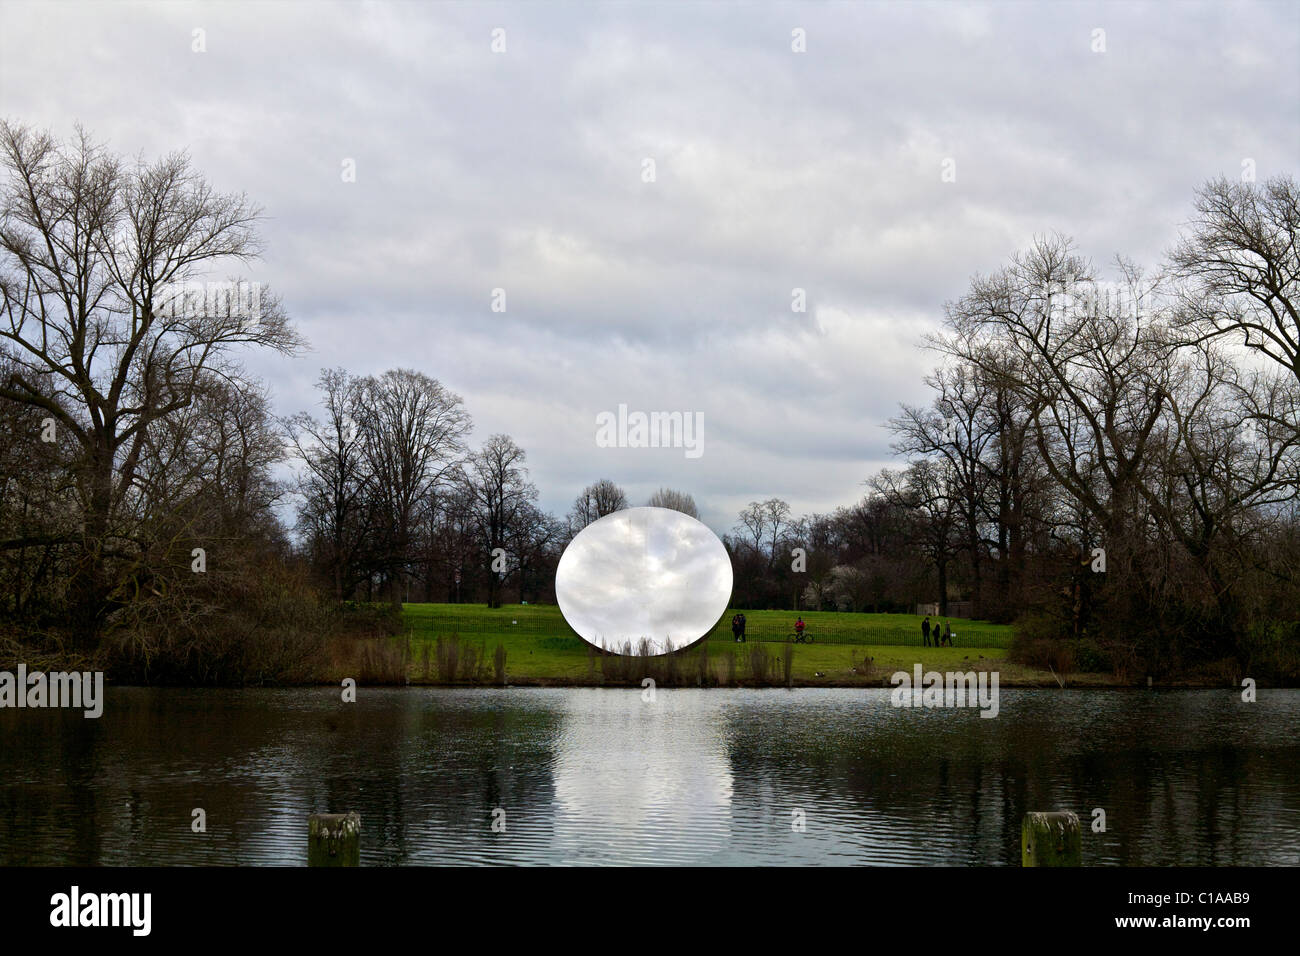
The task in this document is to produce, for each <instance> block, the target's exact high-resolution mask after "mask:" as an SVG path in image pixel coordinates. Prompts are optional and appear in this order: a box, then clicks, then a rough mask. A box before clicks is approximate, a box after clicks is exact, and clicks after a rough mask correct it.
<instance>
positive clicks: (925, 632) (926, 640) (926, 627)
mask: <svg viewBox="0 0 1300 956" xmlns="http://www.w3.org/2000/svg"><path fill="white" fill-rule="evenodd" d="M932 634H933V635H934V645H933V646H934V647H943V646H944V645H945V644H947V645H948V646H949V647H952V639H953V637H955V636H956V635H954V634H953V631H952V623H951V622H950V621H944V623H943V630H942V631H940V630H939V622H938V621H935V622H934V626H933V627H931V625H930V618H929V617H928V616H927V617H926V619H925V620H924V621H922V622H921V643H922V644H923V645H925V646H926V647H930V646H931V644H930V636H931V635H932Z"/></svg>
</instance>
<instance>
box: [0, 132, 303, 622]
mask: <svg viewBox="0 0 1300 956" xmlns="http://www.w3.org/2000/svg"><path fill="white" fill-rule="evenodd" d="M0 165H2V167H3V170H4V177H5V178H4V183H3V194H2V196H0V309H2V311H3V314H2V315H0V346H2V347H3V348H4V351H5V352H6V354H7V355H8V358H9V360H10V364H9V365H8V367H7V369H6V371H7V375H6V378H5V380H4V381H3V382H0V399H6V400H8V401H12V402H18V403H20V404H23V405H26V406H29V407H31V408H34V409H36V410H37V411H38V412H39V413H40V415H41V417H42V418H43V419H49V420H51V421H52V422H53V423H54V427H55V428H57V429H58V430H59V431H60V432H62V433H65V434H67V435H69V436H71V437H72V439H73V445H72V448H73V454H74V456H75V458H74V460H73V461H70V462H69V468H70V470H71V471H72V472H73V473H74V474H75V476H76V507H77V508H78V511H79V519H80V520H79V521H78V525H79V531H78V533H77V534H76V535H74V536H73V539H72V540H70V541H69V542H68V544H69V545H70V546H71V547H72V548H73V549H74V551H75V557H74V560H73V563H72V568H71V573H70V576H69V580H68V584H67V593H68V602H69V605H70V610H71V612H72V618H73V620H74V624H75V629H76V631H77V634H78V635H79V641H80V643H81V644H83V645H86V646H88V645H90V644H92V643H94V641H95V639H96V637H97V635H98V633H99V630H100V628H101V627H102V625H103V623H104V621H105V619H106V617H107V615H108V614H109V613H110V611H111V610H112V609H113V608H114V607H117V606H119V605H120V604H121V602H122V601H123V599H124V595H123V594H122V593H121V588H120V586H121V584H122V578H121V572H122V571H123V569H124V567H125V568H129V567H131V566H132V565H133V564H134V560H135V557H136V555H137V553H138V546H137V545H136V544H135V543H134V542H133V541H132V533H131V532H132V529H131V527H130V526H129V521H128V519H127V516H126V515H125V514H124V509H123V502H124V501H125V500H126V499H127V497H128V495H129V494H130V492H131V489H132V487H133V484H134V483H135V481H136V478H137V471H138V468H139V464H140V460H141V456H142V454H143V453H144V451H145V448H146V444H147V442H148V441H149V436H150V432H151V429H153V428H154V427H155V426H156V425H157V424H158V423H160V422H162V421H164V420H166V419H167V418H168V417H169V416H172V415H175V414H177V413H178V412H180V411H182V410H183V409H186V408H187V407H189V406H190V405H191V403H193V402H194V401H195V399H196V396H197V395H198V393H199V392H200V391H202V390H203V389H204V388H205V380H206V379H209V378H211V377H213V376H216V377H219V378H224V379H226V380H227V381H229V382H231V383H232V384H238V383H239V381H240V378H241V370H240V369H239V367H238V366H237V365H236V364H235V363H234V361H233V360H232V358H231V356H230V352H231V350H232V349H233V348H235V347H237V346H247V345H253V346H260V347H265V348H271V349H274V350H277V351H280V352H286V353H287V352H291V351H293V350H294V349H295V347H296V345H297V343H298V340H297V338H296V336H295V334H294V332H293V331H292V329H291V328H290V325H289V323H288V321H287V319H286V317H285V315H284V312H283V310H282V309H281V308H280V306H279V304H278V303H277V302H276V301H275V300H274V299H273V298H272V297H271V296H270V295H269V294H268V293H266V292H265V291H262V292H260V295H259V297H258V302H257V307H256V311H255V312H254V313H253V314H252V315H249V314H248V312H247V310H245V309H242V308H233V307H232V306H231V303H230V300H229V298H228V297H227V298H225V299H224V300H222V299H218V301H216V302H213V301H211V300H210V299H209V297H207V296H201V297H197V298H196V297H195V296H193V295H191V294H189V293H188V292H187V289H192V288H193V286H192V285H189V284H191V283H193V282H196V281H197V280H199V279H201V278H204V277H210V276H211V274H212V272H213V270H215V269H218V268H221V267H224V266H226V265H228V264H230V263H240V262H244V261H247V260H249V259H251V258H253V257H255V256H256V254H257V252H258V246H257V238H256V233H255V226H256V223H257V220H258V218H259V210H258V208H257V207H256V206H254V205H253V204H252V203H250V202H249V200H248V199H247V198H246V197H244V196H242V195H237V194H223V193H219V192H217V191H216V190H214V189H213V188H212V186H210V185H209V184H208V183H207V182H206V181H205V180H204V179H203V177H202V176H200V175H199V174H198V173H197V172H196V171H195V170H194V169H193V168H192V167H191V166H190V162H189V159H188V157H186V156H185V155H184V154H172V155H169V156H166V157H164V158H162V159H160V160H157V161H156V162H153V163H145V162H143V161H140V162H136V163H134V164H131V163H126V162H124V161H122V160H121V159H119V158H118V157H117V156H115V155H113V154H111V153H109V152H108V151H107V150H105V149H104V148H103V147H101V146H99V145H97V144H96V143H94V142H93V141H92V140H91V139H90V137H89V135H88V134H87V133H86V132H85V131H82V130H78V133H77V135H76V136H75V137H74V138H73V139H72V141H71V142H68V143H59V142H56V141H55V140H54V138H53V137H52V136H50V135H49V134H48V133H43V132H38V131H34V130H31V129H28V128H27V127H24V126H20V125H14V124H10V123H4V124H2V125H0ZM31 440H32V441H36V440H37V436H32V438H31Z"/></svg>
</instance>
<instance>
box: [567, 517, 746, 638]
mask: <svg viewBox="0 0 1300 956" xmlns="http://www.w3.org/2000/svg"><path fill="white" fill-rule="evenodd" d="M731 584H732V576H731V558H730V556H729V555H728V554H727V549H726V548H724V547H723V546H722V542H721V541H719V540H718V536H717V535H715V534H714V533H713V532H712V531H710V530H709V529H708V528H707V527H706V526H705V525H703V524H701V523H700V522H699V521H696V520H695V519H694V518H692V517H691V516H690V515H685V514H682V513H681V512H680V511H672V510H670V509H668V508H628V509H626V510H624V511H615V512H614V513H613V514H608V515H606V516H605V517H603V518H600V519H597V520H596V521H593V522H592V523H591V524H589V525H587V527H585V528H583V529H582V530H581V531H579V532H578V534H577V536H576V537H574V539H573V540H572V541H571V542H569V546H568V547H567V548H565V549H564V554H563V555H562V556H561V557H560V563H559V566H558V567H557V568H556V569H555V599H556V601H557V602H558V603H559V605H560V612H561V613H562V614H563V615H564V619H565V620H566V621H568V622H569V626H570V627H572V628H573V629H574V630H575V631H577V632H578V635H579V636H580V637H581V638H582V639H583V640H584V641H587V642H588V643H589V644H594V645H595V646H596V647H598V648H600V649H601V650H605V651H610V652H613V653H615V654H628V655H635V656H650V655H655V654H666V653H668V652H670V651H676V650H680V649H681V648H683V647H687V646H688V645H691V644H694V643H695V642H696V641H698V640H699V639H700V638H702V637H704V635H706V634H707V633H709V631H711V630H713V627H714V625H716V624H717V623H718V620H719V619H720V618H721V617H722V615H723V613H724V612H725V611H726V610H727V602H728V601H730V600H731Z"/></svg>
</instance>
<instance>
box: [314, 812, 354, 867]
mask: <svg viewBox="0 0 1300 956" xmlns="http://www.w3.org/2000/svg"><path fill="white" fill-rule="evenodd" d="M307 865H308V866H360V865H361V814H359V813H313V814H312V815H311V816H309V817H308V818H307Z"/></svg>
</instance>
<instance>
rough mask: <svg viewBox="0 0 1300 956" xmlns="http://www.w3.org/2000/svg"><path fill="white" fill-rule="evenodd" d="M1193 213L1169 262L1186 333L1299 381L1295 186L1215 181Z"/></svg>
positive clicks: (1299, 222) (1299, 255) (1299, 189)
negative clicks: (1227, 340)
mask: <svg viewBox="0 0 1300 956" xmlns="http://www.w3.org/2000/svg"><path fill="white" fill-rule="evenodd" d="M1195 208H1196V217H1195V218H1194V219H1193V220H1192V222H1191V223H1190V225H1189V229H1188V231H1187V232H1186V233H1185V234H1184V235H1183V237H1182V238H1181V240H1180V241H1179V243H1178V245H1177V246H1176V247H1175V249H1174V251H1173V255H1172V257H1171V258H1172V262H1173V265H1174V268H1175V270H1176V271H1177V274H1178V275H1179V276H1180V277H1181V278H1183V279H1184V280H1186V282H1187V285H1186V286H1185V287H1184V290H1183V292H1184V295H1183V308H1182V310H1181V315H1182V317H1183V318H1184V319H1185V328H1186V329H1187V330H1188V331H1191V332H1193V333H1194V335H1195V336H1196V337H1197V338H1213V337H1219V336H1228V337H1231V338H1233V339H1235V340H1237V341H1239V342H1240V343H1241V344H1242V345H1244V346H1245V347H1246V348H1248V349H1252V350H1254V351H1256V352H1258V353H1260V354H1262V355H1265V356H1267V357H1268V358H1269V359H1271V360H1272V361H1274V362H1276V363H1277V364H1279V365H1281V366H1282V367H1283V368H1284V369H1286V370H1287V371H1288V372H1289V373H1290V374H1291V375H1293V376H1294V377H1295V378H1296V380H1297V381H1300V311H1298V310H1300V236H1298V235H1297V233H1300V185H1298V184H1297V183H1296V180H1295V179H1293V178H1292V177H1290V176H1281V177H1277V178H1273V179H1269V180H1266V181H1265V182H1263V183H1261V184H1258V185H1256V184H1255V183H1233V182H1230V181H1229V180H1227V179H1226V178H1224V177H1222V176H1220V177H1219V178H1217V179H1212V180H1210V181H1209V182H1207V183H1206V184H1205V185H1204V186H1202V187H1201V188H1200V189H1199V190H1198V191H1197V194H1196V207H1195Z"/></svg>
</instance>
